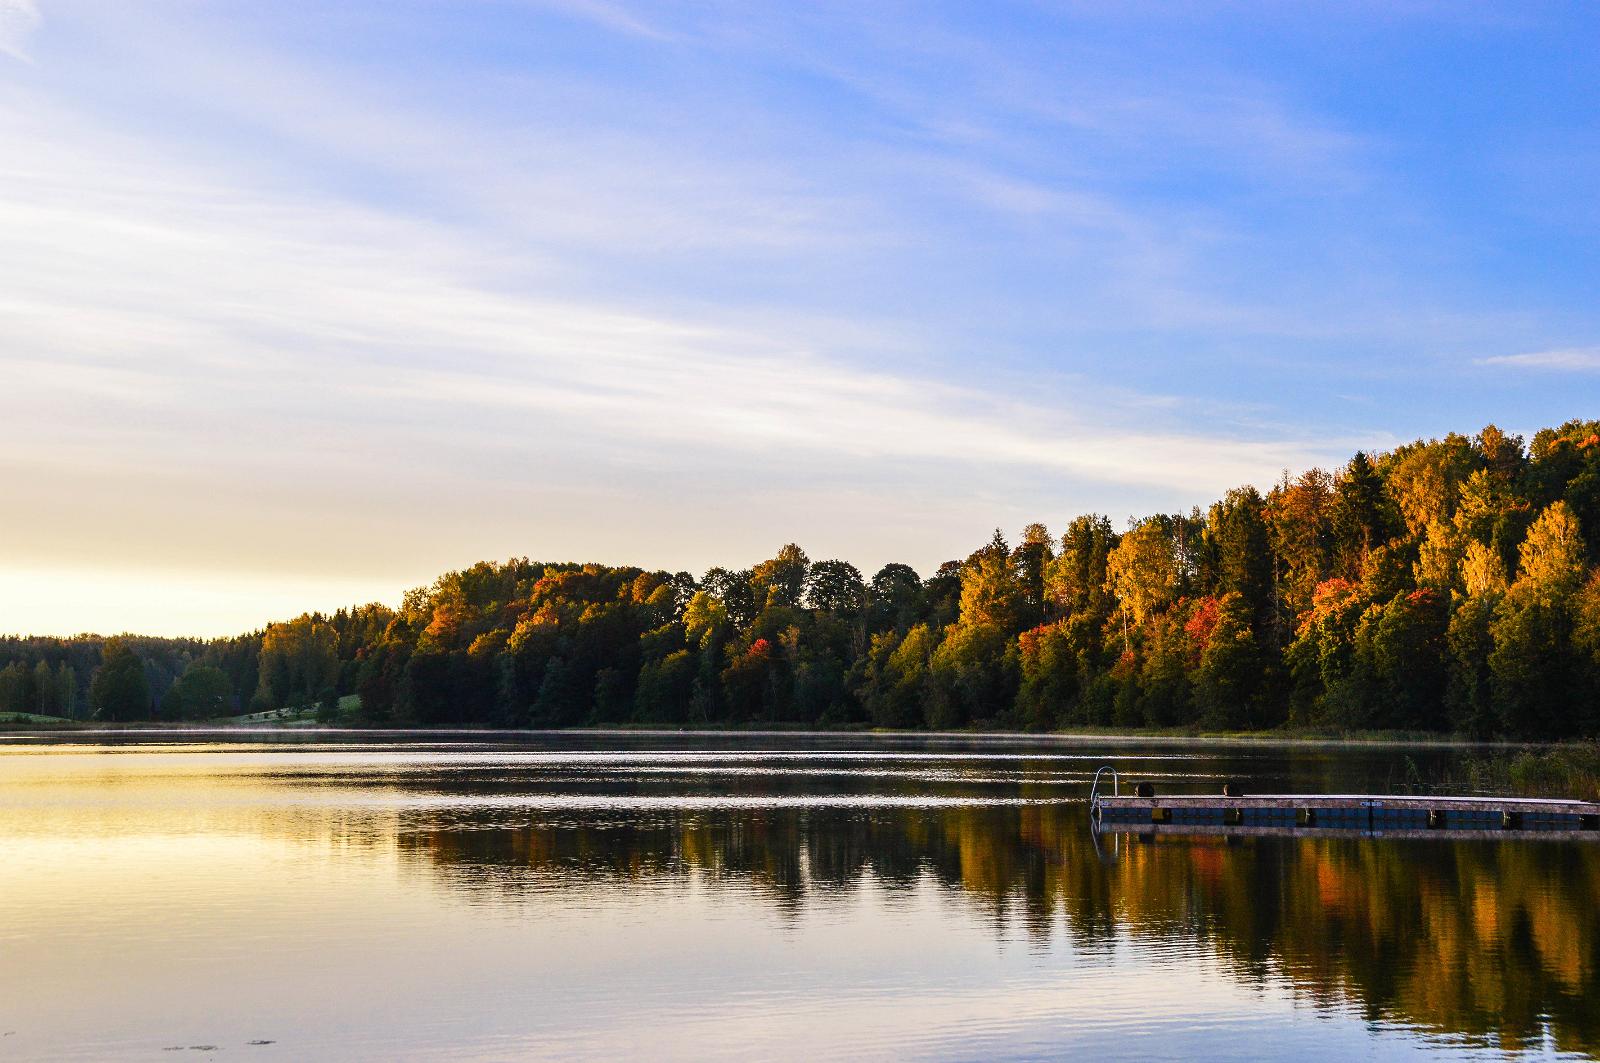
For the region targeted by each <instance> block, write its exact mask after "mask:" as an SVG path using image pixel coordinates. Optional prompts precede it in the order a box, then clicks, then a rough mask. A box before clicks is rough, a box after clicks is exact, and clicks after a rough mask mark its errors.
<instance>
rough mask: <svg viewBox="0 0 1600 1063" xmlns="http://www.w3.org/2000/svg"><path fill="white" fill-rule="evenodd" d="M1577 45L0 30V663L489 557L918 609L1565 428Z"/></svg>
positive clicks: (742, 23) (701, 12)
mask: <svg viewBox="0 0 1600 1063" xmlns="http://www.w3.org/2000/svg"><path fill="white" fill-rule="evenodd" d="M1596 29H1600V13H1597V12H1595V11H1594V10H1593V9H1590V8H1584V7H1552V8H1545V9H1540V10H1537V11H1533V10H1519V11H1513V12H1506V11H1498V10H1493V9H1489V8H1478V7H1465V6H1463V7H1434V6H1430V5H1419V6H1414V7H1409V8H1407V9H1405V10H1403V11H1394V10H1390V9H1389V8H1388V7H1386V6H1383V5H1356V6H1353V7H1352V6H1349V5H1332V4H1327V5H1311V6H1309V7H1305V8H1300V9H1297V10H1296V11H1294V12H1287V11H1283V10H1280V9H1276V8H1271V7H1267V6H1256V5H1244V6H1241V7H1237V8H1230V9H1229V10H1227V11H1222V12H1212V13H1207V12H1202V11H1198V10H1184V9H1166V8H1161V9H1157V8H1154V7H1149V6H1144V5H1135V6H1132V7H1129V8H1124V9H1119V10H1118V11H1116V12H1107V11H1101V10H1096V9H1095V8H1093V7H1092V6H1088V5H1073V4H1069V5H1065V6H1063V7H1061V8H1058V9H1055V10H1040V9H1037V8H1034V7H1031V6H1027V5H1003V6H1001V7H997V8H991V9H988V10H986V11H985V12H983V13H978V14H971V13H967V12H964V11H962V10H960V9H959V8H934V9H927V10H925V11H918V12H912V11H909V10H906V9H899V8H893V9H883V10H873V11H869V12H864V11H859V10H855V9H853V8H851V7H849V6H845V5H839V6H822V7H816V8H807V9H805V10H802V11H791V10H788V9H785V8H783V7H781V6H778V5H772V6H767V5H758V6H757V7H754V8H750V9H734V10H724V9H720V8H696V9H692V10H688V11H683V10H680V9H673V8H669V7H666V6H664V5H655V4H646V3H639V4H634V3H601V2H568V0H552V2H549V3H534V2H530V3H527V4H518V5H499V4H480V5H460V6H452V7H450V8H448V9H441V8H438V7H435V6H432V5H426V4H409V3H408V4H400V5H381V6H375V5H368V4H352V5H346V6H341V8H339V9H338V10H336V11H326V10H322V9H321V8H320V7H318V6H317V5H311V4H305V3H287V4H282V5H274V6H273V7H272V8H271V9H270V10H262V9H258V8H253V7H251V6H249V5H243V4H237V3H221V4H216V5H207V6H205V7H201V6H198V5H195V6H190V5H148V6H144V7H141V8H140V9H139V10H137V11H134V10H132V9H115V8H112V9H107V8H105V7H104V6H100V5H94V4H89V3H83V2H79V0H38V2H34V0H9V2H4V3H0V131H3V132H4V135H5V137H6V141H7V143H8V144H10V145H15V146H16V149H15V150H14V151H12V152H8V158H6V159H5V160H4V161H0V214H3V216H4V218H5V220H6V224H5V225H4V226H0V248H3V249H4V254H0V286H3V290H4V291H5V293H6V294H5V296H4V297H3V298H0V371H3V372H4V373H5V374H6V376H7V378H8V380H9V381H10V384H11V387H10V388H9V389H8V390H9V394H8V396H7V398H6V400H5V401H4V403H3V405H0V409H3V410H4V411H5V416H4V417H0V441H3V442H4V445H5V449H6V454H7V460H8V465H9V468H10V474H9V476H8V477H7V483H8V488H9V491H8V503H9V505H8V519H7V521H6V522H5V525H6V527H5V537H4V540H3V543H4V545H3V547H0V630H4V631H17V632H19V633H29V634H31V633H35V632H45V631H52V632H62V633H64V632H66V631H95V630H99V631H122V632H126V633H136V634H146V635H158V636H166V637H196V638H214V637H221V636H226V635H231V634H239V633H242V632H246V631H251V630H256V629H259V628H261V627H263V626H265V625H266V624H267V623H269V622H272V621H273V620H281V619H288V618H290V617H292V616H295V615H298V614H300V613H302V612H306V611H327V612H331V611H332V610H333V609H336V608H339V607H341V606H349V605H354V604H360V603H364V602H368V601H378V602H384V603H387V604H396V603H398V601H399V598H400V596H401V595H402V594H403V593H404V592H405V591H406V590H407V589H409V588H412V587H416V586H419V585H427V584H429V583H431V582H432V581H433V579H434V578H435V577H437V576H438V575H440V574H441V573H444V572H446V571H450V570H455V569H460V568H462V567H465V566H467V565H471V564H473V563H474V562H476V561H478V560H484V559H505V558H507V557H518V556H530V557H533V556H540V557H549V558H556V557H560V558H571V559H573V560H576V561H597V562H600V563H608V564H623V565H634V564H637V565H640V566H643V567H646V568H649V569H657V568H660V569H666V570H669V571H675V570H688V571H691V572H694V573H696V574H697V575H698V574H699V573H701V572H703V571H704V570H705V569H706V568H707V567H709V566H710V565H712V564H718V563H724V564H726V563H729V562H731V561H733V560H735V559H746V563H749V562H754V561H755V560H759V559H761V558H764V557H768V556H771V553H772V551H774V550H775V549H776V548H777V547H778V546H780V545H781V544H783V543H786V542H797V543H800V544H801V545H802V546H804V547H805V548H806V549H807V550H808V552H810V553H811V555H812V556H813V557H814V558H819V559H820V558H828V557H839V558H844V559H847V560H851V561H853V562H855V563H858V564H861V563H863V562H864V563H865V564H864V569H865V568H867V567H871V566H875V565H876V564H881V563H884V562H887V561H890V560H897V561H904V562H906V563H909V564H911V565H913V566H914V567H915V568H917V570H918V571H919V572H921V573H923V574H924V575H926V574H928V572H929V571H931V569H932V568H933V567H934V566H935V565H937V564H938V563H939V562H941V561H943V560H947V559H950V558H958V557H964V556H966V555H967V554H968V553H970V551H971V550H972V549H973V548H974V547H975V546H976V545H978V544H981V543H982V541H983V540H984V539H985V538H986V537H987V536H988V534H989V532H990V530H991V529H993V528H994V527H996V526H999V527H1001V528H1003V529H1005V530H1006V532H1007V534H1008V535H1014V534H1015V533H1016V531H1017V530H1018V529H1020V528H1021V527H1022V526H1023V525H1024V524H1026V523H1028V522H1030V521H1033V520H1043V521H1045V522H1046V523H1047V524H1050V526H1051V527H1052V529H1053V530H1056V531H1059V528H1057V527H1056V523H1059V522H1060V521H1063V520H1065V519H1068V518H1070V517H1071V516H1073V515H1076V514H1078V513H1089V512H1097V513H1105V514H1108V515H1111V518H1112V520H1113V522H1114V523H1117V524H1118V525H1119V526H1120V524H1121V522H1122V520H1123V517H1124V515H1143V514H1147V513H1151V512H1187V511H1188V510H1189V509H1190V508H1191V507H1193V506H1202V507H1203V506H1205V505H1207V504H1208V503H1209V502H1211V501H1212V500H1214V499H1216V498H1218V497H1220V496H1221V495H1222V493H1223V492H1224V491H1226V490H1227V489H1229V488H1231V487H1235V486H1240V485H1243V484H1253V485H1255V486H1257V487H1258V488H1259V489H1262V490H1265V489H1267V488H1268V487H1270V485H1271V484H1272V483H1273V482H1275V481H1276V479H1277V477H1278V475H1279V473H1280V471H1281V470H1284V469H1287V470H1289V471H1290V472H1291V473H1298V472H1300V471H1303V470H1304V469H1306V468H1309V467H1312V466H1323V467H1327V468H1337V467H1338V466H1340V465H1342V464H1343V463H1344V461H1345V460H1347V459H1348V457H1349V456H1350V454H1351V453H1352V452H1353V451H1355V450H1358V449H1361V450H1368V451H1372V450H1387V449H1392V448H1393V447H1394V446H1396V445H1400V444H1403V443H1405V442H1409V441H1410V440H1412V439H1416V438H1423V439H1426V438H1434V437H1440V436H1443V435H1445V434H1446V433H1448V432H1452V431H1455V432H1461V433H1472V432H1476V431H1477V430H1478V429H1479V428H1481V427H1483V426H1484V425H1486V424H1489V423H1495V424H1498V425H1500V426H1501V427H1502V428H1504V429H1505V430H1507V431H1515V432H1517V433H1519V434H1522V435H1524V436H1529V435H1531V434H1532V432H1533V431H1535V430H1536V429H1538V428H1540V427H1554V426H1556V425H1559V424H1561V423H1563V422H1565V421H1567V420H1569V419H1572V418H1575V417H1582V416H1584V415H1585V414H1587V413H1592V410H1585V409H1584V407H1585V405H1590V406H1592V405H1593V399H1594V397H1596V396H1597V395H1600V387H1597V386H1596V385H1597V383H1600V308H1597V307H1595V306H1594V305H1593V300H1592V298H1591V293H1592V291H1593V290H1594V285H1595V282H1596V281H1597V280H1600V254H1597V253H1596V252H1600V214H1597V213H1596V211H1595V208H1594V206H1593V198H1592V188H1593V187H1594V186H1595V183H1596V181H1595V178H1596V177H1597V176H1600V174H1597V170H1600V124H1597V121H1596V118H1595V116H1594V114H1593V108H1592V103H1591V101H1592V100H1593V99H1594V98H1595V97H1596V96H1597V95H1600V68H1596V67H1595V65H1594V64H1593V63H1592V62H1590V61H1589V57H1588V56H1587V55H1586V54H1585V52H1584V50H1583V49H1582V48H1580V47H1576V46H1574V44H1573V42H1575V41H1583V40H1586V39H1593V36H1594V31H1595V30H1596ZM1052 520H1053V521H1054V522H1056V523H1052ZM533 545H536V546H537V549H530V548H529V547H530V546H533ZM41 637H51V635H42V636H41Z"/></svg>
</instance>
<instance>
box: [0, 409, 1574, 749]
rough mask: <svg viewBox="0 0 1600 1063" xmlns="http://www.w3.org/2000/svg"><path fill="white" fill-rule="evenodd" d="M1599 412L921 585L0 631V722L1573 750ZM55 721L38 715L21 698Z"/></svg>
mask: <svg viewBox="0 0 1600 1063" xmlns="http://www.w3.org/2000/svg"><path fill="white" fill-rule="evenodd" d="M1597 560H1600V421H1572V422H1569V423H1567V424H1564V425H1562V426H1561V427H1560V428H1558V429H1544V430H1542V431H1540V432H1538V433H1537V434H1536V435H1535V436H1534V437H1533V439H1532V440H1531V442H1528V443H1526V444H1525V443H1524V440H1522V439H1521V438H1519V437H1517V436H1515V435H1511V434H1508V433H1505V432H1502V431H1501V430H1499V429H1497V428H1495V427H1494V426H1492V425H1491V426H1489V427H1487V428H1485V429H1483V431H1482V432H1480V433H1478V434H1477V435H1475V436H1473V437H1470V438H1469V437H1466V436H1462V435H1456V434H1451V435H1449V436H1446V437H1445V438H1444V439H1442V440H1427V441H1422V440H1419V441H1417V442H1414V443H1411V444H1407V445H1405V446H1401V447H1398V448H1396V449H1395V450H1393V451H1391V452H1387V453H1380V454H1367V453H1357V454H1356V455H1354V457H1353V458H1352V459H1351V460H1350V461H1349V463H1348V464H1346V465H1345V466H1344V467H1343V468H1340V469H1337V470H1333V471H1329V470H1324V469H1312V470H1310V471H1308V472H1305V473H1303V474H1301V475H1299V476H1298V477H1292V478H1291V477H1290V476H1289V475H1288V474H1285V475H1284V476H1283V478H1282V479H1280V480H1279V482H1277V483H1276V484H1274V485H1272V487H1271V488H1270V489H1269V490H1267V491H1266V492H1264V493H1263V492H1262V491H1260V490H1259V489H1258V488H1256V487H1248V486H1247V487H1241V488H1237V489H1235V490H1232V491H1229V492H1228V493H1227V494H1226V495H1225V496H1224V497H1223V498H1222V499H1220V500H1218V501H1217V502H1215V503H1213V504H1212V505H1211V506H1210V507H1209V508H1207V509H1206V510H1204V511H1202V510H1200V509H1198V508H1196V509H1193V510H1191V511H1190V512H1189V513H1187V514H1183V513H1175V514H1155V515H1152V516H1148V517H1145V518H1143V519H1136V520H1130V521H1128V522H1127V524H1126V526H1125V527H1123V528H1121V529H1118V528H1116V527H1115V526H1114V525H1113V523H1112V521H1111V520H1110V519H1109V518H1108V517H1106V516H1102V515H1085V516H1079V517H1076V518H1074V519H1073V520H1071V521H1070V522H1069V523H1068V524H1067V526H1066V527H1065V529H1064V531H1062V533H1061V534H1060V535H1053V534H1052V533H1051V532H1050V531H1048V530H1047V528H1046V527H1045V526H1044V525H1043V524H1031V525H1029V526H1028V527H1026V528H1025V529H1023V531H1022V533H1021V535H1020V537H1019V539H1018V541H1017V542H1016V543H1015V545H1012V544H1011V543H1009V542H1008V541H1007V540H1006V538H1005V537H1004V536H1003V535H1002V534H1001V532H999V531H996V532H995V534H994V536H993V537H992V538H991V539H990V540H989V541H988V542H987V543H985V544H984V545H982V546H981V547H979V548H978V549H977V550H975V551H974V552H973V553H972V554H971V555H970V556H968V557H966V558H964V559H961V560H953V561H949V562H946V563H945V564H943V565H941V566H940V567H939V568H938V569H937V570H936V571H934V572H933V573H931V574H929V575H928V576H927V577H926V578H924V577H923V576H922V575H920V574H919V573H917V572H916V571H915V570H914V569H912V568H911V567H909V566H907V565H904V564H898V563H892V564H888V565H885V566H884V567H883V568H881V569H880V570H878V571H877V572H876V573H874V574H873V575H872V576H871V577H870V578H868V577H866V576H864V574H863V573H861V572H860V571H859V570H858V569H856V567H855V566H853V565H851V564H850V563H849V562H847V561H842V560H818V561H813V560H811V559H810V558H809V557H808V556H807V555H806V553H805V551H804V550H802V549H801V548H800V547H799V546H796V545H794V544H790V545H787V546H785V547H783V548H782V549H781V550H779V551H778V552H777V553H776V555H775V556H773V557H772V558H770V559H768V560H765V561H762V562H761V563H759V564H757V565H754V566H753V567H751V568H748V569H727V568H713V569H711V570H710V571H708V572H706V573H704V574H703V575H702V576H700V577H699V578H696V577H694V576H693V575H692V574H690V573H687V572H677V573H673V572H666V571H646V570H643V569H640V568H631V567H614V566H607V565H598V564H575V563H541V562H534V561H530V560H528V559H526V558H518V559H513V560H510V561H506V562H504V563H494V562H482V563H479V564H477V565H474V566H472V567H471V568H468V569H465V570H462V571H459V572H451V573H448V574H446V575H444V576H441V577H440V578H439V579H438V580H437V581H435V582H434V583H433V585H432V586H430V587H426V588H419V589H417V590H414V591H412V592H410V593H408V594H407V595H406V596H405V599H404V601H403V602H402V603H401V605H400V607H399V608H398V609H391V608H388V607H386V606H383V605H367V606H361V607H358V608H354V609H348V610H340V611H338V612H336V613H334V614H331V615H327V614H320V613H309V614H305V615H303V616H300V617H298V618H296V619H294V620H290V621H287V622H283V623H275V624H271V625H269V626H268V627H267V628H266V629H265V630H264V631H260V632H255V633H252V634H249V635H243V636H239V637H237V638H232V639H222V640H213V641H207V642H200V641H196V640H159V639H141V638H133V637H123V638H117V639H110V640H103V639H98V638H94V637H81V638H78V639H58V640H49V639H9V640H0V662H3V665H0V712H4V711H8V710H9V711H24V712H44V713H46V714H47V715H68V716H96V717H99V718H104V719H136V718H165V719H197V718H212V717H217V716H224V715H228V714H229V713H237V712H245V711H250V710H262V709H275V708H283V707H303V706H311V705H322V706H324V716H325V718H334V717H336V716H337V709H336V706H337V704H338V699H339V697H340V696H341V695H345V694H358V695H360V707H359V709H358V710H356V713H357V715H356V716H355V717H354V719H353V720H352V722H357V723H363V724H369V725H378V726H386V725H395V726H407V725H409V726H461V725H488V726H500V727H567V726H580V725H592V724H623V723H656V724H668V725H707V724H733V725H750V724H757V723H786V724H806V725H815V726H840V727H847V726H877V727H892V728H936V729H948V728H969V727H971V728H1024V729H1031V730H1049V729H1055V728H1064V727H1162V728H1186V727H1199V728H1205V729H1210V730H1260V729H1268V728H1275V727H1281V726H1285V725H1288V726H1293V727H1314V728H1327V729H1333V730H1345V731H1348V730H1366V729H1403V730H1413V731H1441V732H1444V731H1448V732H1457V733H1466V734H1473V735H1481V736H1489V735H1503V736H1508V737H1518V738H1568V737H1580V736H1589V737H1594V736H1597V735H1600V572H1597V566H1596V562H1597ZM50 709H54V710H57V711H55V712H50V711H47V710H50Z"/></svg>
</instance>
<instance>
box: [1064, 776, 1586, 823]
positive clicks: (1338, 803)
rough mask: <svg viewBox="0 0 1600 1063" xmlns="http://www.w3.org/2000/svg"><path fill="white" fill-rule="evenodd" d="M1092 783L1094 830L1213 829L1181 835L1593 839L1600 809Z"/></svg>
mask: <svg viewBox="0 0 1600 1063" xmlns="http://www.w3.org/2000/svg"><path fill="white" fill-rule="evenodd" d="M1105 770H1108V769H1102V771H1105ZM1099 779H1100V773H1096V776H1095V784H1094V786H1093V787H1092V788H1091V791H1090V797H1089V805H1090V816H1091V818H1092V819H1093V822H1094V825H1095V826H1096V827H1100V828H1114V829H1126V828H1130V827H1139V826H1145V827H1150V826H1161V827H1189V828H1212V829H1208V830H1204V831H1200V830H1194V831H1185V833H1213V832H1220V830H1221V829H1223V828H1236V829H1240V828H1242V829H1241V830H1237V832H1238V833H1251V834H1256V833H1260V834H1291V833H1303V832H1305V831H1307V830H1317V831H1320V832H1328V833H1332V832H1334V831H1339V832H1350V833H1372V832H1377V831H1382V832H1384V833H1390V832H1393V833H1395V834H1397V835H1412V834H1414V835H1416V836H1419V837H1420V836H1423V835H1426V834H1427V833H1428V832H1430V831H1441V830H1443V831H1452V832H1457V831H1470V832H1474V833H1481V834H1485V835H1487V834H1491V833H1492V834H1496V835H1500V836H1508V835H1507V832H1514V834H1515V835H1523V834H1534V833H1540V832H1552V831H1554V832H1562V833H1572V834H1578V833H1582V834H1592V835H1593V836H1595V837H1600V802H1595V801H1575V800H1567V799H1562V798H1543V797H1492V796H1470V797H1449V796H1440V795H1432V796H1417V795H1414V794H1250V795H1245V794H1242V793H1238V792H1236V791H1235V790H1234V788H1233V787H1231V786H1229V787H1225V788H1224V792H1223V793H1221V794H1170V795H1165V796H1157V795H1156V792H1155V788H1154V786H1153V785H1152V784H1150V783H1139V784H1137V785H1136V787H1135V790H1134V793H1132V794H1122V793H1121V792H1120V789H1121V787H1120V784H1119V783H1116V782H1114V785H1115V786H1116V790H1114V791H1113V792H1112V793H1109V794H1107V793H1102V792H1100V781H1099ZM1113 779H1114V780H1115V774H1114V773H1113ZM1233 832H1234V831H1230V833H1233Z"/></svg>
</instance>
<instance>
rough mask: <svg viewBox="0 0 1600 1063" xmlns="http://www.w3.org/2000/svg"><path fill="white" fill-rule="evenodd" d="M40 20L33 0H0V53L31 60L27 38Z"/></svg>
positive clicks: (26, 60)
mask: <svg viewBox="0 0 1600 1063" xmlns="http://www.w3.org/2000/svg"><path fill="white" fill-rule="evenodd" d="M40 21H41V19H40V16H39V7H38V5H37V4H35V3H34V2H33V0H0V53H3V54H5V55H9V56H10V57H11V58H13V59H21V60H22V61H23V62H31V61H32V60H31V59H29V57H28V38H30V37H32V36H33V31H34V30H35V29H37V28H38V27H39V23H40Z"/></svg>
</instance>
